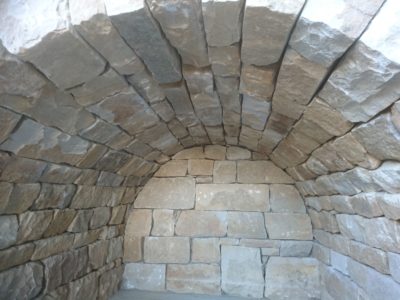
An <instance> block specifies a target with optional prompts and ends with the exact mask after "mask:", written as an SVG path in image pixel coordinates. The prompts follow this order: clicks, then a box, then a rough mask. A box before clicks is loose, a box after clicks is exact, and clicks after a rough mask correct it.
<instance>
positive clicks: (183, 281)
mask: <svg viewBox="0 0 400 300" xmlns="http://www.w3.org/2000/svg"><path fill="white" fill-rule="evenodd" d="M167 290H169V291H173V292H176V293H194V294H209V295H219V294H220V293H221V286H220V268H219V266H218V265H206V264H190V265H169V266H168V268H167Z"/></svg>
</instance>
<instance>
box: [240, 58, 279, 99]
mask: <svg viewBox="0 0 400 300" xmlns="http://www.w3.org/2000/svg"><path fill="white" fill-rule="evenodd" d="M275 73H276V70H275V68H274V67H268V68H267V67H263V68H261V67H256V66H252V65H243V66H242V73H241V76H240V92H241V93H243V94H246V95H248V96H252V97H255V98H258V99H263V100H264V101H270V100H271V97H272V93H273V92H274V86H275V83H274V80H275Z"/></svg>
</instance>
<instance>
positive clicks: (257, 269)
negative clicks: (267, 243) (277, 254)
mask: <svg viewBox="0 0 400 300" xmlns="http://www.w3.org/2000/svg"><path fill="white" fill-rule="evenodd" d="M221 283H222V291H223V292H225V293H226V294H228V295H232V296H242V297H253V298H262V297H263V292H264V291H263V290H264V278H263V272H262V264H261V255H260V250H259V249H256V248H247V247H238V246H222V247H221Z"/></svg>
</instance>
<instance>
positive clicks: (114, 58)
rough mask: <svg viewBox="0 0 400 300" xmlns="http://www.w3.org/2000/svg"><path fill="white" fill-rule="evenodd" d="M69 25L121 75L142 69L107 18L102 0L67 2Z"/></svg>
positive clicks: (73, 0)
mask: <svg viewBox="0 0 400 300" xmlns="http://www.w3.org/2000/svg"><path fill="white" fill-rule="evenodd" d="M69 11H70V13H71V23H72V24H73V25H74V27H75V29H76V30H77V31H78V32H79V33H80V34H81V35H82V36H83V37H84V39H85V40H86V41H87V42H88V43H89V44H91V45H92V46H93V47H94V48H95V49H96V50H97V51H98V52H99V53H100V54H101V55H102V56H103V57H104V58H105V59H106V60H107V61H108V62H109V63H110V65H111V66H112V67H113V68H115V69H116V70H117V71H118V72H119V73H120V74H123V75H128V74H133V73H136V72H137V71H139V70H141V69H143V64H142V62H141V61H140V59H139V58H138V57H137V56H136V54H135V53H134V52H133V51H132V49H131V48H130V47H129V46H128V45H127V44H126V43H125V41H124V40H123V39H122V37H121V36H120V35H119V33H118V31H117V30H116V29H115V28H114V26H113V25H112V23H111V20H110V19H109V18H108V17H107V13H106V9H105V6H104V2H103V1H102V0H93V1H85V2H82V1H79V0H71V1H70V2H69Z"/></svg>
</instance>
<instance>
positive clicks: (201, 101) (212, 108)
mask: <svg viewBox="0 0 400 300" xmlns="http://www.w3.org/2000/svg"><path fill="white" fill-rule="evenodd" d="M192 103H193V106H194V110H195V112H196V114H197V116H198V117H199V119H200V120H201V122H202V123H203V124H204V125H205V126H217V125H221V124H222V109H221V105H220V103H219V98H218V94H217V93H216V92H214V93H213V95H207V94H203V93H201V94H196V95H194V96H192Z"/></svg>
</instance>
